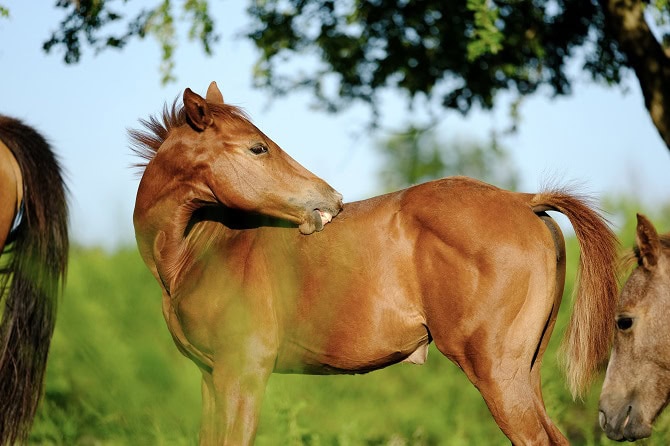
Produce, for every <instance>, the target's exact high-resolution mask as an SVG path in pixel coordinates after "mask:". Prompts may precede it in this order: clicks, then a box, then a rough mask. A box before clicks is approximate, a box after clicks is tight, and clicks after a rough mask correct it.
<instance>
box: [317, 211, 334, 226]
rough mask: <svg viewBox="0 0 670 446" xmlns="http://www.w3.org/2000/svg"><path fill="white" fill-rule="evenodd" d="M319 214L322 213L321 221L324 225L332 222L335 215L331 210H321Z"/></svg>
mask: <svg viewBox="0 0 670 446" xmlns="http://www.w3.org/2000/svg"><path fill="white" fill-rule="evenodd" d="M319 214H320V215H321V223H322V224H324V225H325V224H326V223H330V221H331V220H332V219H333V216H332V215H331V213H330V212H325V211H319Z"/></svg>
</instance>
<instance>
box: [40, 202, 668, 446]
mask: <svg viewBox="0 0 670 446" xmlns="http://www.w3.org/2000/svg"><path fill="white" fill-rule="evenodd" d="M633 215H634V214H633ZM628 240H630V237H628V239H627V241H626V242H625V244H626V245H629V244H630V242H629V241H628ZM568 246H569V258H568V262H569V263H568V283H567V289H566V297H565V299H564V303H563V305H562V308H561V314H560V316H559V321H558V325H557V329H556V331H555V333H554V336H553V337H552V343H551V344H550V347H549V351H548V352H547V355H546V356H545V362H544V366H543V380H544V386H543V388H544V395H545V401H546V405H547V408H548V410H549V413H550V416H551V417H552V419H554V420H555V421H556V423H557V424H558V426H559V427H560V429H561V430H562V431H563V432H564V433H565V434H566V435H568V437H569V438H570V440H571V441H572V443H573V444H577V445H604V444H610V445H613V444H615V443H614V442H610V441H609V440H607V439H606V438H605V436H604V435H603V434H602V433H601V432H600V428H599V427H598V425H597V418H598V417H597V399H598V393H599V387H600V383H596V384H595V385H594V388H593V390H592V391H591V392H590V393H589V396H588V398H587V399H586V400H585V401H584V402H580V401H578V402H575V401H573V400H572V398H571V397H570V396H569V393H568V391H567V390H566V387H565V383H564V380H563V376H562V374H561V373H560V371H559V368H558V366H557V363H556V355H555V351H556V347H557V345H558V343H559V341H560V337H561V336H562V331H563V328H564V326H565V323H566V321H567V317H568V315H569V311H570V308H571V302H570V297H569V296H570V290H571V287H572V282H573V280H574V273H575V265H576V262H577V258H578V257H577V256H578V254H577V250H576V246H575V242H574V240H569V243H568ZM669 418H670V417H668V416H664V417H662V418H661V419H660V420H659V422H658V426H657V429H656V432H655V433H654V435H653V436H652V438H653V440H650V441H647V442H645V443H642V444H647V445H661V444H670V429H668V427H669V426H670V419H669ZM199 419H200V377H199V372H198V371H197V369H196V367H195V365H193V364H192V363H191V362H190V361H189V360H187V359H186V358H184V357H183V356H181V354H180V353H179V352H178V351H177V349H176V347H175V346H174V344H173V342H172V339H171V337H170V335H169V333H168V330H167V328H166V327H165V323H164V321H163V316H162V312H161V302H160V291H159V287H158V285H157V284H156V283H155V281H154V279H153V277H152V276H151V275H150V274H149V272H148V271H147V269H146V268H145V266H144V264H143V263H142V262H141V260H140V258H139V255H138V254H137V251H136V250H135V249H134V248H128V249H122V250H119V251H118V252H115V253H111V254H110V253H106V252H104V251H101V250H93V249H79V248H75V249H73V250H72V253H71V260H70V269H69V275H68V282H67V287H66V292H65V296H64V298H63V300H62V301H61V305H60V308H59V315H58V322H57V325H56V332H55V335H54V339H53V343H52V349H51V354H50V359H49V366H48V370H47V380H46V393H45V397H44V399H43V401H42V404H41V407H40V410H39V412H38V416H37V418H36V421H35V424H34V427H33V430H32V433H31V438H30V443H31V444H45V445H195V444H197V437H198V426H199ZM666 431H667V432H668V433H667V434H666V433H665V432H666ZM256 444H257V445H259V446H269V445H290V446H293V445H315V446H316V445H324V446H325V445H338V446H355V445H389V446H400V445H407V446H409V445H417V446H418V445H473V444H477V445H504V444H509V442H508V441H507V439H506V438H505V437H504V435H503V434H502V433H501V432H500V430H499V429H498V427H497V426H496V424H495V423H494V422H493V420H492V418H491V415H490V414H489V412H488V409H487V408H486V406H485V404H484V402H483V400H482V398H481V396H480V395H479V393H478V392H477V390H476V389H475V388H474V386H472V385H471V384H470V383H469V382H468V381H467V379H466V378H465V376H464V375H463V373H462V372H461V371H460V370H459V369H458V368H457V367H456V366H455V365H454V364H452V363H451V362H449V361H448V360H447V359H445V358H444V357H442V356H441V355H440V354H439V352H438V351H437V350H436V349H434V348H432V347H431V350H430V352H429V356H428V362H427V363H426V364H425V365H423V366H416V365H409V364H399V365H396V366H393V367H389V368H387V369H384V370H381V371H377V372H372V373H370V374H367V375H356V376H330V377H321V376H301V375H273V376H272V377H271V379H270V382H269V384H268V388H267V393H266V397H265V399H264V404H263V411H262V416H261V421H260V426H259V431H258V437H257V441H256Z"/></svg>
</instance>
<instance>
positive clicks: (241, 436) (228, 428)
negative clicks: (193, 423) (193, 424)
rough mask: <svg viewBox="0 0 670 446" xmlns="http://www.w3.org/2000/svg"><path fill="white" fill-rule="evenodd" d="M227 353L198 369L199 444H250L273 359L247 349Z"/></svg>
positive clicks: (254, 434) (252, 440)
mask: <svg viewBox="0 0 670 446" xmlns="http://www.w3.org/2000/svg"><path fill="white" fill-rule="evenodd" d="M227 356H228V357H227V359H228V360H227V361H217V362H215V364H214V367H213V368H212V370H211V371H203V373H202V404H203V413H202V423H201V428H200V444H201V445H202V446H205V445H208V446H209V445H235V446H237V445H240V446H244V445H252V444H253V442H254V437H255V436H256V429H257V427H258V419H259V417H260V412H261V405H262V402H263V395H264V393H265V386H266V384H267V381H268V378H269V377H270V374H271V373H272V367H273V364H274V359H272V360H270V358H269V357H268V356H269V355H263V356H265V357H256V358H254V357H252V356H253V355H250V352H246V354H245V353H241V352H239V354H238V355H227Z"/></svg>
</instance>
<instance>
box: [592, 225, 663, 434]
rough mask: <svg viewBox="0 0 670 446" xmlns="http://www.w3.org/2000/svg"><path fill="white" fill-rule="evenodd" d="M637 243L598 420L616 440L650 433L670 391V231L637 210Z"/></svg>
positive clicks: (624, 291) (617, 322) (622, 294)
mask: <svg viewBox="0 0 670 446" xmlns="http://www.w3.org/2000/svg"><path fill="white" fill-rule="evenodd" d="M636 245H637V246H636V247H635V250H634V255H632V254H631V255H630V256H629V257H630V259H631V260H637V266H636V268H635V269H634V270H633V272H632V273H631V275H630V277H629V278H628V280H627V281H626V283H625V285H624V286H623V289H622V291H621V297H620V300H619V305H618V308H617V313H616V326H617V331H616V335H615V338H614V346H613V349H612V355H611V357H610V361H609V365H608V367H607V374H606V376H605V382H604V384H603V389H602V393H601V396H600V425H601V427H602V428H603V429H604V430H605V432H606V433H607V436H608V437H609V438H611V439H613V440H629V441H634V440H637V439H639V438H645V437H648V436H649V435H651V427H652V424H653V422H654V421H655V419H656V417H657V416H658V415H659V414H660V413H661V411H662V410H663V409H664V408H665V406H666V405H667V403H668V398H669V397H670V233H669V234H665V235H662V236H659V235H658V233H657V232H656V229H655V228H654V226H653V225H652V224H651V222H650V221H649V220H648V219H647V218H646V217H644V216H643V215H640V214H638V216H637V234H636Z"/></svg>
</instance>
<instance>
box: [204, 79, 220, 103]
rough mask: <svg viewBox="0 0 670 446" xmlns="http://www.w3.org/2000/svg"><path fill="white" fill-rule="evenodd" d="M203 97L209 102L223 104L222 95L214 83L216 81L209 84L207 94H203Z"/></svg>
mask: <svg viewBox="0 0 670 446" xmlns="http://www.w3.org/2000/svg"><path fill="white" fill-rule="evenodd" d="M205 99H207V102H209V103H210V104H218V105H223V95H222V94H221V91H220V90H219V87H218V86H217V85H216V82H212V83H211V84H209V88H207V96H205Z"/></svg>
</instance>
